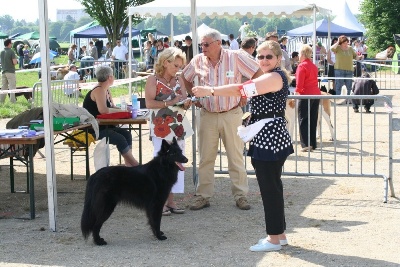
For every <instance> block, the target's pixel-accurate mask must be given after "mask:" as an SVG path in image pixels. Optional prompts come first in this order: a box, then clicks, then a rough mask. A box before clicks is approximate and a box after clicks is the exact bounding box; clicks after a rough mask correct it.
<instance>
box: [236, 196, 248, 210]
mask: <svg viewBox="0 0 400 267" xmlns="http://www.w3.org/2000/svg"><path fill="white" fill-rule="evenodd" d="M236 206H237V207H238V208H239V209H241V210H249V209H250V204H249V202H247V198H246V197H240V198H238V200H236Z"/></svg>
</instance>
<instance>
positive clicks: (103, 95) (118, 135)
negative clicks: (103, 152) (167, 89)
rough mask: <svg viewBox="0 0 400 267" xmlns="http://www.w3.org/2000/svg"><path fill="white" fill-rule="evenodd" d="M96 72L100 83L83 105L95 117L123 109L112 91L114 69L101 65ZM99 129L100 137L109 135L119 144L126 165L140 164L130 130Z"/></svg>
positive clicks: (111, 140)
mask: <svg viewBox="0 0 400 267" xmlns="http://www.w3.org/2000/svg"><path fill="white" fill-rule="evenodd" d="M95 73H96V77H97V81H98V83H97V85H96V86H95V87H93V89H92V90H90V91H89V92H88V93H87V95H86V96H85V99H84V100H83V107H84V108H86V109H87V110H88V111H89V113H90V114H92V115H93V116H94V117H97V115H99V114H106V113H113V112H120V111H121V109H119V108H116V107H115V105H114V102H113V99H112V96H111V93H110V86H111V85H112V84H113V83H114V75H113V70H112V69H111V68H110V67H108V66H99V67H97V68H96V71H95ZM99 130H100V131H99V139H101V138H103V137H106V136H107V137H108V138H109V142H110V144H113V145H116V146H117V149H118V151H119V153H121V155H122V157H123V158H124V161H125V165H126V166H128V167H130V166H137V165H139V163H138V162H137V160H136V159H135V158H134V157H133V155H132V135H131V133H130V132H129V131H128V130H126V129H122V128H119V127H115V126H108V128H106V127H105V126H100V129H99Z"/></svg>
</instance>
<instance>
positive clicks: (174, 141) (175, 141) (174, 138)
mask: <svg viewBox="0 0 400 267" xmlns="http://www.w3.org/2000/svg"><path fill="white" fill-rule="evenodd" d="M172 143H173V144H178V141H177V140H176V137H175V136H174V137H173V139H172Z"/></svg>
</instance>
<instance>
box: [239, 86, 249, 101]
mask: <svg viewBox="0 0 400 267" xmlns="http://www.w3.org/2000/svg"><path fill="white" fill-rule="evenodd" d="M239 92H240V97H241V98H247V96H246V93H245V91H244V89H243V84H241V85H239Z"/></svg>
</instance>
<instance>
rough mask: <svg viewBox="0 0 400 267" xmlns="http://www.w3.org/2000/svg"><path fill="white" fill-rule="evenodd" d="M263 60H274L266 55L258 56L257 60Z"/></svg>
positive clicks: (271, 56)
mask: <svg viewBox="0 0 400 267" xmlns="http://www.w3.org/2000/svg"><path fill="white" fill-rule="evenodd" d="M264 58H265V59H268V60H271V59H273V58H274V56H273V55H266V56H264V55H260V56H257V59H258V60H263V59H264Z"/></svg>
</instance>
